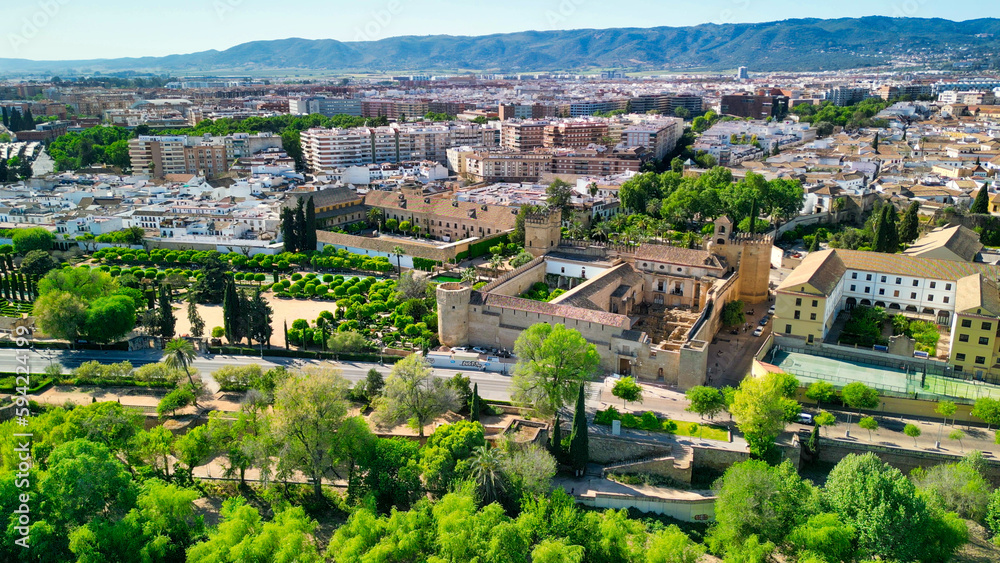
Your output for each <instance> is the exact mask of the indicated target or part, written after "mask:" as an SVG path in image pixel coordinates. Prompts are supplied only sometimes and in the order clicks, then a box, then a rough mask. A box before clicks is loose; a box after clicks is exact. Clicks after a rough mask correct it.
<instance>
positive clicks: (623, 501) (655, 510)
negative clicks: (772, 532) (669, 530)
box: [577, 493, 715, 522]
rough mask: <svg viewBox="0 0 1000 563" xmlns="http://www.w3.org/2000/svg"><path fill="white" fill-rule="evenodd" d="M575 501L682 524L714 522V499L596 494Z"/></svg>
mask: <svg viewBox="0 0 1000 563" xmlns="http://www.w3.org/2000/svg"><path fill="white" fill-rule="evenodd" d="M577 501H578V502H579V503H580V504H583V505H586V506H591V507H594V508H614V509H615V510H620V509H623V508H625V509H628V508H634V509H636V510H640V511H642V512H648V513H650V514H662V515H664V516H669V517H671V518H676V519H677V520H683V521H684V522H713V521H715V497H705V498H704V499H698V500H688V499H664V498H659V497H648V496H643V495H627V496H626V495H615V494H609V493H597V494H596V495H595V496H593V497H582V498H578V499H577Z"/></svg>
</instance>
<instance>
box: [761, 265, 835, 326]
mask: <svg viewBox="0 0 1000 563" xmlns="http://www.w3.org/2000/svg"><path fill="white" fill-rule="evenodd" d="M844 272H845V268H844V264H843V262H842V261H841V260H840V259H839V258H838V256H837V255H836V253H834V252H831V251H826V252H815V253H813V254H810V255H809V256H808V257H807V258H806V260H805V261H804V262H803V263H802V265H800V266H799V267H798V268H796V269H795V271H793V272H792V274H791V275H790V276H788V277H787V278H785V280H784V281H783V282H782V283H781V285H780V286H778V290H777V292H776V297H775V302H774V309H775V310H774V316H775V319H774V331H775V332H779V333H783V334H789V335H795V336H801V337H803V338H805V339H806V341H807V342H809V343H813V342H817V341H822V340H823V338H825V337H826V333H827V332H828V331H829V330H830V327H831V326H833V321H834V320H835V319H836V318H837V315H836V312H837V308H838V305H839V301H840V294H841V293H842V291H841V290H842V287H841V283H840V280H841V278H842V277H843V275H844Z"/></svg>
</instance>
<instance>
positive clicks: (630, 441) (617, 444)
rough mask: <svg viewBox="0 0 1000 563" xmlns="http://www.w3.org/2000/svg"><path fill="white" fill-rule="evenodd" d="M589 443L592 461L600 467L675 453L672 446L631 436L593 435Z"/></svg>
mask: <svg viewBox="0 0 1000 563" xmlns="http://www.w3.org/2000/svg"><path fill="white" fill-rule="evenodd" d="M588 443H589V446H590V447H589V449H588V454H589V456H590V461H591V462H592V463H597V464H600V465H608V464H611V463H620V462H623V461H629V460H634V459H635V460H638V459H642V458H651V457H660V456H668V455H671V454H672V453H673V447H671V445H670V444H667V443H662V442H652V441H645V440H637V439H635V438H633V437H630V436H606V435H596V434H593V433H591V434H590V437H589V439H588Z"/></svg>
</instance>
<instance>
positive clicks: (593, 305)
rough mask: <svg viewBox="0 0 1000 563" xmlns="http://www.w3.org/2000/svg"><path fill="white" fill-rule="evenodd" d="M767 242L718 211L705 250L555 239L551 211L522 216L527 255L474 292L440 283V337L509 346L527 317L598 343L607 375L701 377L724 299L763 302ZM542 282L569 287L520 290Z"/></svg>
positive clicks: (684, 381)
mask: <svg viewBox="0 0 1000 563" xmlns="http://www.w3.org/2000/svg"><path fill="white" fill-rule="evenodd" d="M773 242H774V241H773V239H772V238H771V237H770V236H768V235H750V234H734V233H733V228H732V222H731V221H730V220H729V219H727V218H724V217H723V218H720V219H718V220H717V221H716V222H715V230H714V233H713V234H712V237H711V240H710V241H709V242H708V243H707V244H706V245H705V246H706V249H688V248H680V247H675V246H667V245H663V244H649V243H647V244H643V245H640V246H638V247H617V246H614V245H600V244H596V243H591V242H580V241H565V240H562V239H561V230H560V216H559V213H558V212H553V213H542V214H538V215H534V216H529V217H528V218H527V220H526V221H525V249H526V250H528V251H529V252H531V253H532V254H534V255H535V257H536V258H535V259H534V260H533V261H531V262H530V263H528V264H526V265H524V266H522V267H520V268H518V269H516V270H514V271H512V272H508V273H507V274H505V275H503V276H501V277H499V278H497V279H496V280H494V281H493V282H491V283H489V284H488V285H486V286H484V287H483V288H481V289H480V290H473V289H472V288H471V287H466V286H464V285H463V284H460V283H445V284H441V285H440V286H438V290H437V300H438V332H439V334H440V339H441V343H442V344H443V345H445V346H452V347H454V346H484V347H491V348H506V349H513V347H514V341H515V340H517V337H518V336H519V335H520V334H521V332H522V331H524V330H525V329H527V328H528V327H530V326H531V325H534V324H537V323H549V324H553V325H555V324H562V325H565V326H566V327H568V328H573V329H576V330H578V331H580V333H581V334H582V335H583V336H584V338H586V339H587V340H588V341H589V342H591V343H593V344H594V345H596V346H597V350H598V352H599V353H600V355H601V367H602V369H604V370H606V371H607V372H609V373H619V374H628V375H632V376H635V377H638V378H640V379H643V380H650V381H660V382H663V383H666V384H668V385H675V386H678V387H680V388H681V389H688V388H690V387H694V386H696V385H703V384H704V383H705V379H706V371H707V366H708V345H709V343H710V342H711V341H712V339H713V337H714V336H715V334H716V333H717V332H718V331H719V328H720V327H721V324H722V322H721V313H722V309H723V306H724V305H725V304H726V303H728V302H730V301H735V300H742V301H743V302H744V303H745V304H746V305H755V304H759V303H764V302H766V301H767V300H768V291H769V276H770V265H771V249H772V247H773ZM539 282H542V283H546V284H547V285H549V286H550V287H557V288H562V289H565V290H566V292H565V293H563V294H561V295H559V296H558V297H556V298H555V299H553V300H552V301H550V302H543V301H534V300H530V299H525V298H523V297H521V296H522V295H523V294H524V293H526V292H528V291H530V290H531V289H532V286H534V285H535V284H536V283H539Z"/></svg>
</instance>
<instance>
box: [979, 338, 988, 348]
mask: <svg viewBox="0 0 1000 563" xmlns="http://www.w3.org/2000/svg"><path fill="white" fill-rule="evenodd" d="M979 344H980V345H982V346H989V344H990V337H989V336H980V337H979Z"/></svg>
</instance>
